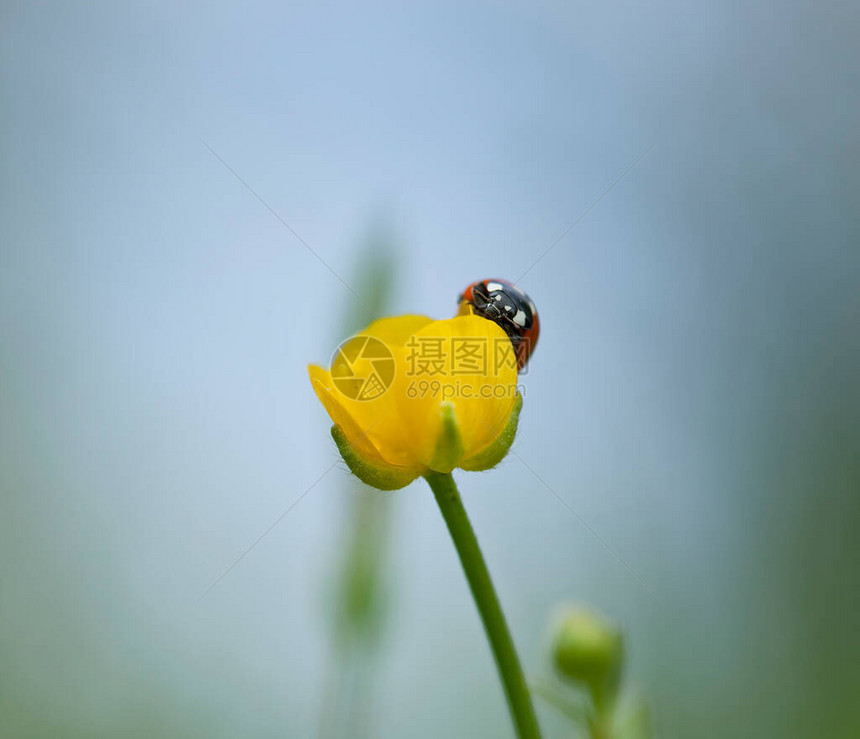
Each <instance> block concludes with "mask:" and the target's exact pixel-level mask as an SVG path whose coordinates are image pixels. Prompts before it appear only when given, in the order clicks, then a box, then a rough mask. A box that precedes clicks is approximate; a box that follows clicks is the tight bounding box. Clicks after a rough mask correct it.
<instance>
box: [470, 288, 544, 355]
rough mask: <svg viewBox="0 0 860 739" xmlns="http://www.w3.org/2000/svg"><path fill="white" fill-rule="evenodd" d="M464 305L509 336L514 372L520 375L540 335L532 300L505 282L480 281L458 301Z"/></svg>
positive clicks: (535, 309)
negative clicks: (515, 365)
mask: <svg viewBox="0 0 860 739" xmlns="http://www.w3.org/2000/svg"><path fill="white" fill-rule="evenodd" d="M458 303H459V304H460V305H461V306H462V305H463V304H464V303H468V304H469V305H470V306H472V310H473V311H474V313H475V314H476V315H478V316H482V317H484V318H487V319H489V320H490V321H493V322H494V323H497V324H498V325H499V326H501V327H502V328H503V329H504V331H505V333H506V334H507V335H508V336H509V337H510V339H511V343H512V344H513V345H514V352H516V355H517V370H518V371H519V372H522V370H523V368H524V367H525V366H526V364H527V363H528V361H529V357H530V356H531V354H532V352H533V351H534V348H535V345H536V344H537V340H538V335H539V334H540V321H538V314H537V308H535V304H534V303H533V302H532V299H531V298H530V297H529V296H528V295H526V294H525V293H524V292H523V291H522V290H520V288H518V287H517V286H516V285H514V283H512V282H508V281H507V280H498V279H495V280H481V281H479V282H473V283H472V284H471V285H469V286H468V287H467V288H466V289H465V290H463V293H462V294H461V295H460V297H459V299H458Z"/></svg>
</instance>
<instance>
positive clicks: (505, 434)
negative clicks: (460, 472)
mask: <svg viewBox="0 0 860 739" xmlns="http://www.w3.org/2000/svg"><path fill="white" fill-rule="evenodd" d="M522 407H523V396H522V395H520V394H519V393H517V398H516V401H515V402H514V407H513V408H512V409H511V415H510V416H508V422H507V424H505V427H504V428H503V429H502V433H500V434H499V435H498V436H497V437H496V438H495V440H494V441H493V442H492V443H491V444H490V445H489V446H487V447H484V448H483V449H482V450H481V451H480V452H478V453H477V454H473V455H472V456H471V457H469V458H468V459H464V460H463V461H462V462H460V467H462V468H463V469H464V470H470V471H472V472H479V471H481V470H489V469H492V468H493V467H495V466H496V465H497V464H498V463H499V462H501V461H502V460H503V459H504V458H505V456H506V455H507V453H508V450H509V449H510V448H511V445H512V444H513V443H514V439H515V438H516V436H517V425H518V424H519V420H520V410H522Z"/></svg>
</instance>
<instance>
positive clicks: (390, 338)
mask: <svg viewBox="0 0 860 739" xmlns="http://www.w3.org/2000/svg"><path fill="white" fill-rule="evenodd" d="M429 323H433V319H432V318H428V317H427V316H417V315H406V316H394V317H392V318H379V319H378V320H376V321H374V322H373V323H371V324H370V325H369V326H368V327H367V328H366V329H364V331H362V332H361V335H362V336H373V337H374V338H376V339H379V340H380V341H381V342H383V343H384V344H387V345H388V346H390V347H392V348H393V347H395V346H405V345H406V342H407V341H408V340H409V337H410V336H412V335H413V334H415V333H416V332H417V331H420V330H421V329H422V328H424V326H426V325H427V324H429Z"/></svg>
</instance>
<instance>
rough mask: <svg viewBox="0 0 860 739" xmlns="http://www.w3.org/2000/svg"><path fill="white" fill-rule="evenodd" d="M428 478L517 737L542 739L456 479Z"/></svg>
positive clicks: (433, 474) (439, 475)
mask: <svg viewBox="0 0 860 739" xmlns="http://www.w3.org/2000/svg"><path fill="white" fill-rule="evenodd" d="M425 477H426V479H427V482H428V483H429V485H430V488H431V489H432V490H433V495H435V496H436V502H437V503H438V504H439V509H440V510H441V511H442V516H443V518H444V519H445V523H446V524H447V525H448V531H449V532H450V533H451V538H452V539H453V540H454V546H455V547H456V548H457V554H459V555H460V562H461V563H462V565H463V570H464V571H465V573H466V579H467V580H468V581H469V587H470V588H471V590H472V596H473V597H474V598H475V605H477V606H478V612H479V613H480V614H481V620H482V621H483V622H484V629H485V630H486V632H487V638H488V639H489V640H490V646H491V647H492V649H493V656H494V657H495V659H496V666H497V667H498V669H499V675H500V677H501V678H502V684H503V685H504V688H505V694H506V695H507V698H508V705H509V706H510V709H511V714H512V717H513V720H514V725H515V726H516V729H517V736H518V737H520V739H540V729H539V728H538V723H537V719H536V718H535V711H534V708H533V707H532V702H531V696H530V695H529V691H528V687H527V686H526V681H525V677H524V676H523V669H522V667H521V666H520V660H519V658H518V657H517V652H516V650H515V649H514V643H513V641H512V640H511V633H510V631H508V624H507V622H506V621H505V616H504V614H503V613H502V607H501V606H500V605H499V599H498V597H497V596H496V591H495V589H494V588H493V582H492V580H491V579H490V573H489V571H488V570H487V565H486V563H485V562H484V557H483V555H482V554H481V549H480V548H479V547H478V540H477V539H476V538H475V532H474V530H473V529H472V525H471V524H470V523H469V517H468V516H467V515H466V509H465V508H464V507H463V501H462V500H461V499H460V493H459V492H458V491H457V485H456V484H455V483H454V478H453V477H452V476H451V474H450V473H447V474H443V473H440V472H428V473H427V475H425Z"/></svg>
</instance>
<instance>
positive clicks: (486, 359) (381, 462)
mask: <svg viewBox="0 0 860 739" xmlns="http://www.w3.org/2000/svg"><path fill="white" fill-rule="evenodd" d="M308 369H309V372H310V377H311V383H312V385H313V388H314V391H315V392H316V394H317V397H319V399H320V401H322V404H323V405H324V406H325V409H326V410H327V411H328V414H329V415H330V416H331V418H332V420H333V421H334V424H335V425H334V426H333V427H332V436H334V439H335V442H336V443H337V445H338V448H339V450H340V452H341V455H342V456H343V458H344V460H345V461H346V463H347V464H348V465H349V467H350V469H351V470H352V471H353V472H354V473H355V474H356V475H357V476H358V477H359V478H360V479H362V480H363V481H364V482H367V483H368V484H370V485H373V486H374V487H378V488H381V489H384V490H395V489H397V488H401V487H403V486H404V485H407V484H409V483H410V482H412V480H414V479H415V478H416V477H417V476H419V475H423V474H426V473H428V472H431V471H433V472H451V470H453V469H454V468H455V467H461V468H463V469H467V470H483V469H489V468H490V467H493V466H495V465H496V464H498V462H500V461H501V459H502V458H503V457H504V456H505V454H507V451H508V449H509V448H510V445H511V443H512V442H513V439H514V436H515V434H516V427H517V420H518V416H519V410H520V407H521V405H522V398H521V397H520V396H519V394H518V393H517V386H516V383H517V365H516V358H515V356H514V352H513V347H512V346H511V342H510V340H509V339H508V337H507V335H506V334H505V332H504V331H503V330H502V329H501V328H500V327H499V326H497V325H496V324H495V323H493V322H492V321H488V320H487V319H485V318H482V317H479V316H474V315H459V316H457V317H455V318H450V319H447V320H442V321H434V320H432V319H430V318H427V317H425V316H412V315H408V316H398V317H395V318H382V319H380V320H378V321H375V322H374V323H372V324H370V326H368V327H367V328H366V329H365V330H364V331H363V332H361V334H359V335H358V336H356V337H353V338H352V339H350V340H349V341H347V342H345V343H344V344H342V345H341V346H340V347H339V349H338V351H337V353H336V354H335V358H334V361H333V363H332V367H331V369H330V370H325V369H323V368H322V367H318V366H316V365H311V366H310V367H309V368H308Z"/></svg>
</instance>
